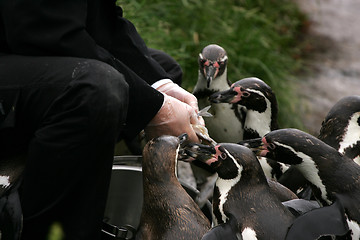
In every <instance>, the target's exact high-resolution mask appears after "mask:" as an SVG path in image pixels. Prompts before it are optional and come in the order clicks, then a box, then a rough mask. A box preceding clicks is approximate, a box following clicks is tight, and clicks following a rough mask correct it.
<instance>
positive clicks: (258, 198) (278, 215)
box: [188, 143, 295, 240]
mask: <svg viewBox="0 0 360 240" xmlns="http://www.w3.org/2000/svg"><path fill="white" fill-rule="evenodd" d="M188 154H189V155H190V156H192V157H195V158H196V157H197V155H201V158H200V159H201V160H202V161H204V162H206V163H207V164H208V165H210V166H211V167H212V168H213V169H214V170H215V171H216V172H217V174H218V179H217V180H216V184H215V188H214V195H213V201H212V203H213V216H214V217H213V219H214V221H213V224H214V226H217V225H219V224H224V223H227V222H228V221H229V219H230V216H231V215H232V216H234V217H235V219H236V222H237V226H238V231H239V232H238V234H239V236H241V238H239V239H243V240H248V239H259V240H260V239H284V238H285V236H286V232H287V229H288V227H290V225H291V223H292V222H293V220H294V219H295V216H294V215H293V214H292V213H291V212H290V211H289V210H288V209H287V208H286V207H285V206H283V205H282V203H281V201H280V200H279V199H278V198H277V197H276V196H275V195H274V194H273V193H272V192H271V190H270V187H269V184H268V181H267V179H266V177H265V174H264V172H263V171H262V168H261V166H260V163H259V161H258V160H257V158H256V156H255V154H254V153H253V152H252V151H251V150H250V149H249V148H247V147H245V146H242V145H239V144H235V143H220V144H218V145H216V146H215V147H208V146H207V147H202V146H201V145H199V144H197V145H193V146H189V149H188Z"/></svg>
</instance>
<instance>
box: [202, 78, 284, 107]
mask: <svg viewBox="0 0 360 240" xmlns="http://www.w3.org/2000/svg"><path fill="white" fill-rule="evenodd" d="M209 100H210V102H213V103H233V104H240V105H243V106H245V107H246V108H247V109H248V110H254V111H257V112H260V113H262V112H265V111H266V109H267V106H268V105H267V101H268V102H270V103H271V105H272V106H271V107H272V108H275V107H276V110H277V101H276V96H275V94H274V92H273V91H272V89H271V87H270V86H269V85H267V84H266V83H265V82H264V81H262V80H261V79H259V78H256V77H250V78H244V79H241V80H239V81H237V82H235V83H233V84H232V85H231V87H230V89H229V90H226V91H220V92H217V93H214V94H212V95H211V96H210V97H209ZM273 105H274V106H273Z"/></svg>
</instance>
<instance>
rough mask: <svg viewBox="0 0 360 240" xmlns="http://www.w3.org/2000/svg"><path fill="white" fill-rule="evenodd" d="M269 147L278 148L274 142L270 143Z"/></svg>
mask: <svg viewBox="0 0 360 240" xmlns="http://www.w3.org/2000/svg"><path fill="white" fill-rule="evenodd" d="M268 148H270V149H271V150H274V149H275V148H276V145H275V144H274V143H269V145H268Z"/></svg>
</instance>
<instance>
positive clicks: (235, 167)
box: [187, 143, 262, 180]
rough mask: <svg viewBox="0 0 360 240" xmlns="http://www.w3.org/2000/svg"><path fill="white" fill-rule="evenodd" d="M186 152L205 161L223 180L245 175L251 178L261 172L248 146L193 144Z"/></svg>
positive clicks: (244, 176)
mask: <svg viewBox="0 0 360 240" xmlns="http://www.w3.org/2000/svg"><path fill="white" fill-rule="evenodd" d="M187 154H188V155H191V156H192V157H193V158H194V159H196V160H200V161H202V162H205V163H206V164H207V165H209V166H210V167H211V168H212V169H214V170H215V171H216V172H217V173H218V176H219V178H221V179H224V180H232V179H236V178H239V179H240V177H242V178H246V177H247V176H249V178H251V176H253V175H257V174H258V173H259V172H262V169H261V165H260V163H259V162H258V160H257V158H256V156H255V154H254V153H253V152H252V151H251V150H250V149H249V148H247V147H245V146H242V145H239V144H235V143H221V144H218V145H216V146H207V145H202V144H193V145H192V146H191V147H190V148H188V149H187Z"/></svg>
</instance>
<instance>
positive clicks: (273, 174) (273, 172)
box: [209, 77, 289, 180]
mask: <svg viewBox="0 0 360 240" xmlns="http://www.w3.org/2000/svg"><path fill="white" fill-rule="evenodd" d="M209 100H210V101H211V102H212V103H214V104H218V103H231V104H238V105H242V106H244V107H245V108H246V117H245V122H244V137H243V139H244V140H249V139H254V138H259V137H262V136H264V135H265V134H266V133H268V132H270V131H272V130H275V129H278V128H279V127H278V121H277V116H278V104H277V100H276V95H275V93H274V92H273V91H272V89H271V87H270V86H269V85H268V84H266V83H265V82H264V81H263V80H261V79H259V78H256V77H249V78H244V79H241V80H239V81H237V82H235V83H233V84H232V85H231V87H230V88H229V89H227V90H224V91H219V92H217V93H214V94H212V95H211V96H210V97H209ZM259 161H260V164H261V166H262V168H263V170H264V172H265V175H266V176H267V177H268V178H270V179H273V180H277V179H279V178H280V177H281V175H282V174H283V173H284V172H285V171H286V170H287V169H288V168H289V166H287V165H285V164H283V163H278V162H275V161H273V160H271V159H266V158H259Z"/></svg>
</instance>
